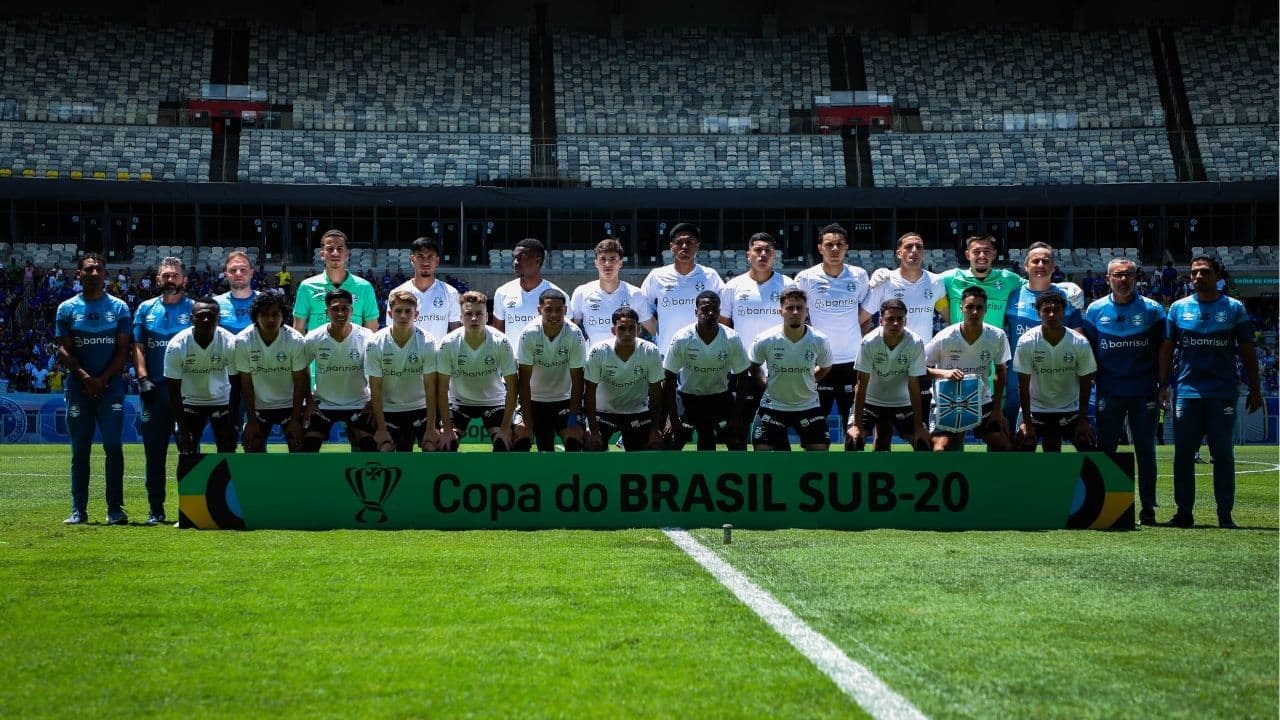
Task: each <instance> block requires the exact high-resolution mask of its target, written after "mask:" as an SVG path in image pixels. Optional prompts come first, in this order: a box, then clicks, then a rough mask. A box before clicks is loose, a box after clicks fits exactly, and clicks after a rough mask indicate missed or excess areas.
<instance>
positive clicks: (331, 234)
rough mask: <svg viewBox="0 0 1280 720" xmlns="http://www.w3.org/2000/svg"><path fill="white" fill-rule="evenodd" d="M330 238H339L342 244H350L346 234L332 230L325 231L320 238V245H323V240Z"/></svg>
mask: <svg viewBox="0 0 1280 720" xmlns="http://www.w3.org/2000/svg"><path fill="white" fill-rule="evenodd" d="M331 237H339V238H342V242H343V243H344V244H345V243H349V242H351V241H350V240H348V239H347V234H346V233H344V232H342V231H341V230H339V229H337V228H334V229H332V230H327V231H325V234H324V235H321V236H320V244H321V245H323V244H324V241H325V240H328V239H329V238H331Z"/></svg>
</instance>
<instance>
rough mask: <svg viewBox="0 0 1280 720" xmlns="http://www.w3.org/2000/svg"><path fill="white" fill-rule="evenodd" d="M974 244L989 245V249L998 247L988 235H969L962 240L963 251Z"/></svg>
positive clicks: (994, 240)
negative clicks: (982, 243)
mask: <svg viewBox="0 0 1280 720" xmlns="http://www.w3.org/2000/svg"><path fill="white" fill-rule="evenodd" d="M976 242H984V243H991V247H993V248H994V247H999V245H997V244H996V239H995V238H994V237H992V236H990V235H970V236H969V237H967V238H965V240H964V249H965V250H968V249H969V248H970V247H971V246H972V245H973V244H974V243H976Z"/></svg>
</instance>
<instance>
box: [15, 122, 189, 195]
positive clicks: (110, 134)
mask: <svg viewBox="0 0 1280 720" xmlns="http://www.w3.org/2000/svg"><path fill="white" fill-rule="evenodd" d="M211 143H212V141H211V139H210V136H209V131H208V130H207V129H205V128H175V127H147V126H130V125H82V124H73V123H27V122H0V175H5V174H12V175H15V176H27V177H64V178H73V179H79V178H97V179H110V180H170V181H185V182H202V181H205V180H207V179H208V177H209V152H210V145H211ZM6 171H7V172H6Z"/></svg>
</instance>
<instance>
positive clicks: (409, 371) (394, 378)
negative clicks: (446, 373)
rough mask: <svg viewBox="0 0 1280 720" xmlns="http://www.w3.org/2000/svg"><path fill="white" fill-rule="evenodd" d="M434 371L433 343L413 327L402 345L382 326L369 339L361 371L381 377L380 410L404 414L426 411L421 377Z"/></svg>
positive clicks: (425, 393) (425, 399)
mask: <svg viewBox="0 0 1280 720" xmlns="http://www.w3.org/2000/svg"><path fill="white" fill-rule="evenodd" d="M435 371H436V341H435V338H433V337H431V336H430V335H428V334H427V333H425V332H423V331H422V330H421V329H420V328H418V327H417V326H414V328H413V331H412V332H411V333H410V334H409V339H408V340H406V341H405V343H404V345H400V344H399V343H397V342H396V339H395V338H394V337H392V336H391V328H390V327H385V328H382V329H381V330H379V331H378V332H376V333H374V335H373V337H371V338H369V345H368V347H367V348H366V350H365V356H364V372H365V374H366V375H368V376H369V377H371V378H375V377H376V378H382V411H383V412H384V413H389V412H406V411H409V410H426V409H427V389H426V386H425V385H424V384H423V382H424V381H423V379H422V378H423V376H425V375H431V374H433V373H435Z"/></svg>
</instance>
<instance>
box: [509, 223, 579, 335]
mask: <svg viewBox="0 0 1280 720" xmlns="http://www.w3.org/2000/svg"><path fill="white" fill-rule="evenodd" d="M546 258H547V250H546V248H544V247H543V246H542V243H540V242H538V241H537V240H534V239H533V238H525V239H524V240H521V241H520V242H518V243H516V248H515V252H514V254H513V257H512V260H511V267H512V269H514V270H515V273H516V279H515V280H511V281H510V282H507V283H506V284H504V285H502V286H501V287H499V288H498V289H497V290H494V291H493V318H491V319H490V321H489V322H490V323H491V324H492V325H493V326H494V327H495V328H497V329H498V331H499V332H502V333H505V334H506V336H507V337H508V338H511V342H513V343H518V342H519V341H520V335H521V333H523V332H524V326H525V325H528V324H529V323H530V322H531V321H533V320H534V319H535V318H537V317H538V299H539V298H541V297H542V293H543V292H545V291H547V290H555V291H556V292H558V293H560V294H561V295H563V296H564V298H565V302H568V300H569V293H567V292H565V291H563V290H561V289H560V288H559V287H557V286H556V285H555V284H554V283H551V282H549V281H548V280H547V279H546V278H544V277H542V263H543V262H544V261H545V260H546Z"/></svg>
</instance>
